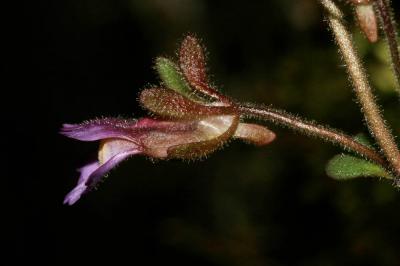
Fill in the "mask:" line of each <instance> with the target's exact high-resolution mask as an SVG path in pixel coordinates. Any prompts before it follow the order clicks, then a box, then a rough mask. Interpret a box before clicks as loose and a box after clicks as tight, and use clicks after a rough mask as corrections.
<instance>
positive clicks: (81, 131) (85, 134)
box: [60, 118, 191, 142]
mask: <svg viewBox="0 0 400 266" xmlns="http://www.w3.org/2000/svg"><path fill="white" fill-rule="evenodd" d="M190 127H191V125H190V124H188V123H176V122H173V121H162V120H157V119H150V118H143V119H139V120H126V119H118V118H103V119H94V120H90V121H86V122H84V123H81V124H74V125H71V124H64V125H63V127H62V129H61V132H60V133H61V134H62V135H64V136H67V137H69V138H73V139H77V140H81V141H96V140H101V139H109V138H120V139H125V140H129V141H132V142H136V141H137V139H139V138H140V137H141V136H142V135H144V134H146V133H147V132H149V131H170V132H176V131H178V132H179V131H187V130H190Z"/></svg>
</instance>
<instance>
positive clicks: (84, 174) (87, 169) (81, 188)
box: [64, 161, 99, 205]
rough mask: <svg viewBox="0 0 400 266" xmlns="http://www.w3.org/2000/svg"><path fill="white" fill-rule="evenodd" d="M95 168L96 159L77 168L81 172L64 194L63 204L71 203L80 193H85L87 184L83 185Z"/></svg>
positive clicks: (96, 164) (97, 165)
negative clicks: (72, 186) (76, 182)
mask: <svg viewBox="0 0 400 266" xmlns="http://www.w3.org/2000/svg"><path fill="white" fill-rule="evenodd" d="M97 168H99V163H98V162H97V161H96V162H92V163H90V164H87V165H85V166H83V167H82V168H80V169H78V172H80V173H81V175H80V177H79V180H78V184H77V186H76V187H75V188H74V189H73V190H72V191H71V192H69V193H68V194H67V196H65V198H64V204H68V205H72V204H74V203H75V202H77V201H78V200H79V199H80V197H81V195H82V194H83V193H85V191H86V189H87V186H86V185H85V183H86V181H87V180H88V178H89V177H90V175H91V174H92V173H93V172H94V171H95V170H96V169H97Z"/></svg>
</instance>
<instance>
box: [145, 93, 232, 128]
mask: <svg viewBox="0 0 400 266" xmlns="http://www.w3.org/2000/svg"><path fill="white" fill-rule="evenodd" d="M139 99H140V102H141V104H142V105H143V106H144V107H145V108H147V109H149V110H150V111H151V112H153V113H154V114H157V115H159V116H163V117H172V118H177V119H186V120H193V119H201V118H205V117H209V116H215V115H228V114H230V115H232V114H236V111H235V110H234V108H233V107H232V106H215V104H208V105H206V104H200V103H198V102H194V101H191V100H190V99H188V98H186V97H184V96H182V95H180V94H178V93H176V92H174V91H172V90H168V89H162V88H152V89H146V90H143V91H142V92H141V94H140V97H139Z"/></svg>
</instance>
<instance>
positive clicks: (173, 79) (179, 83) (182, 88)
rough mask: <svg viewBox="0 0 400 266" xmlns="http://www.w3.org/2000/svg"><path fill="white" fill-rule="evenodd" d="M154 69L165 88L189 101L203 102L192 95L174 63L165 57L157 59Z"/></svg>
mask: <svg viewBox="0 0 400 266" xmlns="http://www.w3.org/2000/svg"><path fill="white" fill-rule="evenodd" d="M156 69H157V72H158V74H159V75H160V78H161V80H162V81H163V82H164V85H165V86H166V87H167V88H169V89H171V90H174V91H176V92H177V93H179V94H181V95H183V96H185V97H187V98H189V99H192V100H195V101H203V100H202V99H201V98H200V97H198V96H197V95H196V94H194V93H193V91H192V89H191V88H190V86H189V84H188V83H187V82H186V80H185V78H184V76H183V74H182V73H181V72H180V70H179V68H178V66H177V65H176V64H175V63H174V62H172V61H171V60H169V59H167V58H165V57H159V58H157V60H156Z"/></svg>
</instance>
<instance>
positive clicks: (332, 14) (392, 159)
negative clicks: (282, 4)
mask: <svg viewBox="0 0 400 266" xmlns="http://www.w3.org/2000/svg"><path fill="white" fill-rule="evenodd" d="M320 2H321V4H322V5H323V7H324V8H325V9H326V11H327V19H328V22H329V25H330V27H331V29H332V31H333V34H334V37H335V39H336V42H337V44H338V46H339V49H340V51H341V53H342V56H343V60H344V62H345V63H346V66H347V71H348V73H349V75H350V78H351V80H352V82H353V88H354V91H355V94H356V96H357V98H358V101H359V103H360V105H361V110H362V113H363V114H364V118H365V121H366V123H367V125H368V128H369V130H370V132H371V134H372V136H373V137H374V138H375V139H376V141H377V143H378V144H379V147H380V148H381V149H382V152H383V153H384V154H385V156H386V158H387V160H388V162H389V163H390V166H391V168H392V171H393V172H394V173H395V175H396V176H398V177H400V152H399V149H398V147H397V145H396V143H395V141H394V137H393V135H392V134H391V132H390V130H389V128H388V127H387V126H386V124H385V121H384V119H383V117H382V115H381V113H380V110H379V107H378V105H377V103H376V102H375V97H374V95H373V93H372V89H371V87H370V85H369V83H368V80H367V77H366V74H365V71H364V69H363V67H362V65H361V62H360V59H359V56H358V54H357V52H356V50H355V48H354V45H353V42H352V39H351V35H350V33H349V32H348V30H347V29H346V27H345V25H344V22H343V14H342V12H341V11H340V10H339V8H338V7H337V6H336V4H335V3H334V2H333V1H332V0H320Z"/></svg>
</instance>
